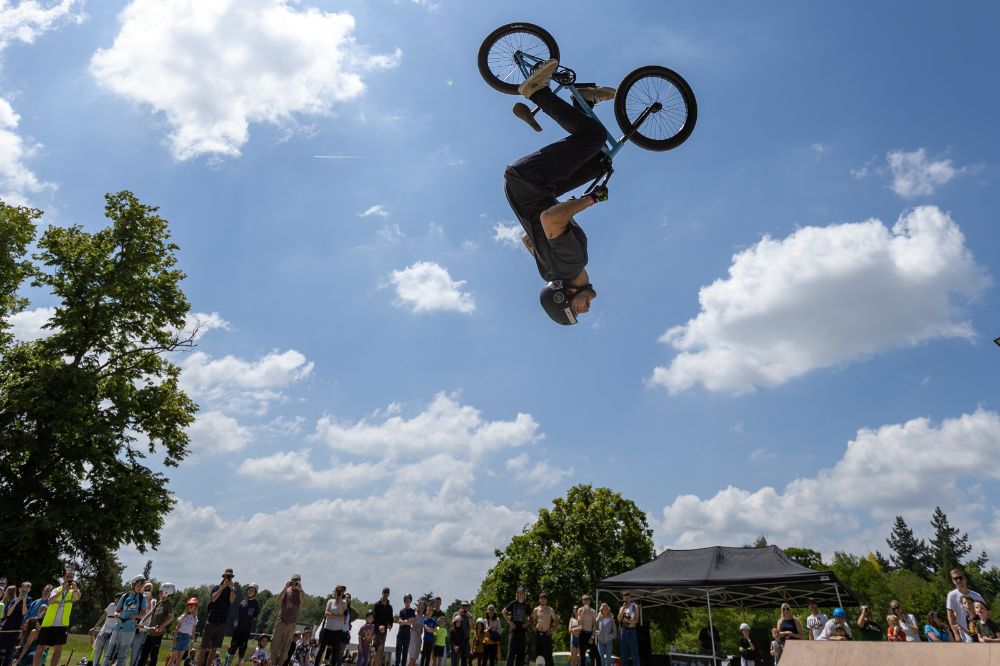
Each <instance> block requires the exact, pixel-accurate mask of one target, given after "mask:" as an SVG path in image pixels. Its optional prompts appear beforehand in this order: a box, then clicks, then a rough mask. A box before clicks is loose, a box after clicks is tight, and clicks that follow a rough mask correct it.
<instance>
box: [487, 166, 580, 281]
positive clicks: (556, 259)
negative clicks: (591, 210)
mask: <svg viewBox="0 0 1000 666" xmlns="http://www.w3.org/2000/svg"><path fill="white" fill-rule="evenodd" d="M504 180H505V181H506V185H505V188H504V191H505V192H506V193H507V201H508V202H509V203H510V207H511V209H512V210H513V211H514V215H516V216H517V219H518V221H519V222H520V223H521V227H522V228H523V229H524V231H525V233H526V234H528V238H530V239H531V244H532V245H533V246H534V248H535V264H536V265H537V266H538V274H539V275H541V276H542V279H543V280H545V281H546V282H552V281H553V280H572V279H573V278H575V277H576V276H577V275H579V274H580V272H581V271H582V270H583V269H584V268H586V267H587V234H585V233H584V232H583V229H581V228H580V225H578V224H577V223H576V222H575V221H571V222H570V224H569V226H568V227H567V228H566V233H564V234H563V235H561V236H559V237H558V238H553V239H551V240H550V239H548V238H546V237H545V231H544V230H543V229H542V221H541V214H542V213H543V212H544V211H545V210H546V209H548V208H551V207H552V206H554V205H556V204H557V203H559V202H558V201H557V200H556V198H555V197H554V196H552V191H551V189H547V188H544V187H542V186H539V185H536V184H534V183H531V182H529V181H527V180H524V179H523V178H521V176H520V174H518V173H517V171H515V170H514V169H513V167H507V171H506V172H505V173H504Z"/></svg>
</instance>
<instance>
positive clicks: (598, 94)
mask: <svg viewBox="0 0 1000 666" xmlns="http://www.w3.org/2000/svg"><path fill="white" fill-rule="evenodd" d="M577 90H578V91H580V97H582V98H584V99H585V100H587V101H588V102H590V105H591V106H593V105H594V104H597V103H598V102H606V101H607V100H609V99H614V98H615V89H614V88H610V87H608V86H583V87H581V86H577Z"/></svg>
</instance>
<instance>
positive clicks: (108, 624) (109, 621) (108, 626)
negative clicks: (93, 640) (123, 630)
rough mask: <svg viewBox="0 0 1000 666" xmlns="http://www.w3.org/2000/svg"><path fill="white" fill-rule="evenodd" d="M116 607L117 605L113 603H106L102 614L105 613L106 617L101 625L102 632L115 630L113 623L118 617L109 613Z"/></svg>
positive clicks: (114, 623)
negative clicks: (106, 605)
mask: <svg viewBox="0 0 1000 666" xmlns="http://www.w3.org/2000/svg"><path fill="white" fill-rule="evenodd" d="M116 608H117V606H116V605H115V604H108V607H107V608H105V609H104V614H105V615H107V617H106V618H104V626H102V627H101V633H102V634H110V633H111V632H112V631H114V630H115V625H116V624H118V618H116V617H111V615H112V614H113V613H114V612H115V609H116Z"/></svg>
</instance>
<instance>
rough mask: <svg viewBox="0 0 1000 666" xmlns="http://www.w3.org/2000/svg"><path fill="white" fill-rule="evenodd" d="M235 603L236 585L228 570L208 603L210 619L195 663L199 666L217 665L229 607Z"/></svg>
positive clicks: (230, 571) (203, 632) (202, 636)
mask: <svg viewBox="0 0 1000 666" xmlns="http://www.w3.org/2000/svg"><path fill="white" fill-rule="evenodd" d="M235 601H236V584H235V583H234V582H233V570H232V569H226V570H225V571H224V572H223V573H222V581H221V582H220V583H219V584H218V585H216V586H214V587H213V588H212V597H211V599H209V601H208V617H207V618H206V620H205V629H204V630H203V631H202V634H201V647H200V648H199V649H198V660H197V662H195V663H197V664H199V666H210V665H211V664H214V663H215V656H216V654H218V652H219V649H220V648H221V647H222V640H223V639H224V638H225V637H226V622H227V620H229V607H230V606H231V605H232V604H233V603H234V602H235Z"/></svg>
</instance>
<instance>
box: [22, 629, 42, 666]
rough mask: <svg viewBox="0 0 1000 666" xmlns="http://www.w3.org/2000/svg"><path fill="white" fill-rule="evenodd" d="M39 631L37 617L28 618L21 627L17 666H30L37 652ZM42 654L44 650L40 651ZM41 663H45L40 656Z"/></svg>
mask: <svg viewBox="0 0 1000 666" xmlns="http://www.w3.org/2000/svg"><path fill="white" fill-rule="evenodd" d="M40 630H41V621H40V620H39V619H38V618H37V617H32V618H28V621H27V622H25V623H24V626H23V627H21V636H20V640H19V641H18V644H19V645H20V646H21V651H20V653H19V654H18V656H17V666H31V665H32V664H33V663H34V661H35V652H37V651H38V632H39V631H40ZM42 652H43V653H44V652H45V650H42ZM40 661H41V663H44V662H45V656H44V654H43V655H42V658H41V660H40Z"/></svg>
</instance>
